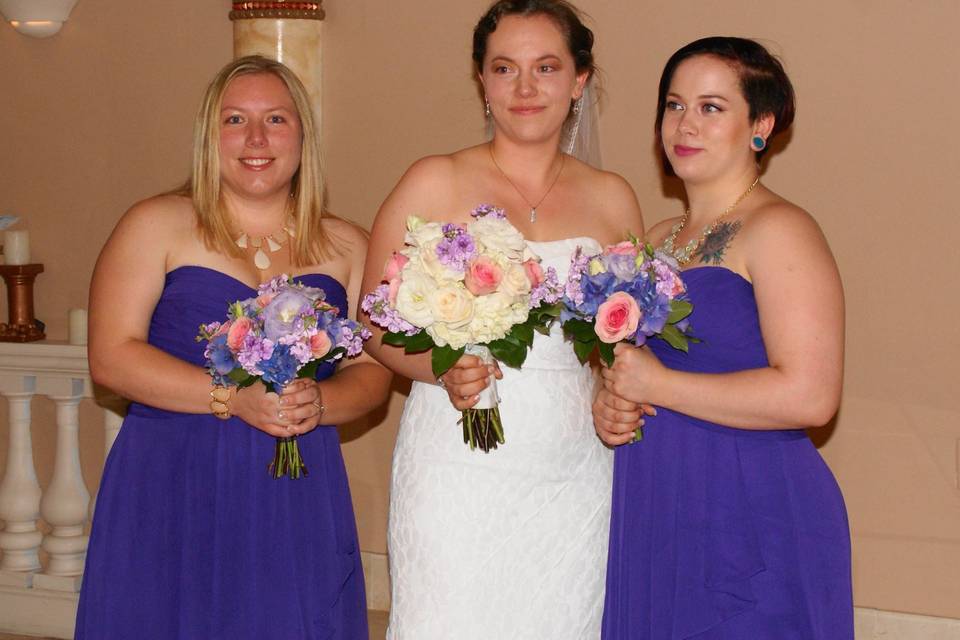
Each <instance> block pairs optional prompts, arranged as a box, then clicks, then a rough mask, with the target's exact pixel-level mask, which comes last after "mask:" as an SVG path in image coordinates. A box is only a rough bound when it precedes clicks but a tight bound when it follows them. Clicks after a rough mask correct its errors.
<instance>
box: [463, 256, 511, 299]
mask: <svg viewBox="0 0 960 640" xmlns="http://www.w3.org/2000/svg"><path fill="white" fill-rule="evenodd" d="M502 279H503V269H501V268H500V265H498V264H497V263H496V262H494V261H493V260H491V259H490V258H488V257H486V256H480V257H479V258H476V259H475V260H473V261H472V262H471V263H470V264H469V265H468V266H467V273H466V274H465V275H464V278H463V284H464V285H466V287H467V291H469V292H470V293H472V294H473V295H475V296H484V295H487V294H488V293H493V292H494V291H496V290H497V287H498V286H499V285H500V280H502Z"/></svg>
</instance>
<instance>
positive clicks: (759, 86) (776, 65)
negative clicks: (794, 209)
mask: <svg viewBox="0 0 960 640" xmlns="http://www.w3.org/2000/svg"><path fill="white" fill-rule="evenodd" d="M696 56H713V57H715V58H719V59H721V60H723V61H724V62H726V63H728V64H729V65H730V66H731V67H733V69H734V70H735V71H736V72H737V75H738V76H740V90H741V91H742V92H743V97H744V99H745V100H746V101H747V104H748V105H749V106H750V121H751V122H753V121H756V120H757V119H758V118H759V117H761V116H765V115H772V116H773V118H774V124H773V131H771V132H770V136H769V138H768V139H767V140H768V142H769V140H770V139H772V138H773V137H774V136H776V135H777V134H778V133H780V132H781V131H784V130H785V129H787V128H789V127H790V125H791V124H792V123H793V116H794V114H795V112H796V104H795V98H794V93H793V85H792V84H791V83H790V78H788V77H787V72H786V71H784V70H783V65H782V64H780V61H779V60H777V58H776V57H774V56H773V55H772V54H771V53H770V52H769V51H767V50H766V49H765V48H764V47H763V45H761V44H760V43H758V42H755V41H753V40H748V39H747V38H735V37H731V36H712V37H709V38H701V39H700V40H696V41H694V42H691V43H690V44H688V45H687V46H685V47H682V48H681V49H679V50H677V52H676V53H674V54H673V55H672V56H670V59H669V60H667V64H666V65H665V66H664V67H663V74H662V75H661V76H660V89H659V91H658V93H657V121H656V124H655V125H654V128H655V130H656V131H655V132H656V136H657V140H660V126H661V125H662V124H663V113H664V109H666V106H667V93H669V92H670V82H671V81H672V80H673V74H674V72H675V71H676V70H677V67H678V66H680V63H681V62H683V61H684V60H687V59H689V58H693V57H696ZM660 142H661V143H662V142H663V141H662V140H660ZM661 147H662V145H661ZM769 148H770V146H769V145H767V146H766V147H764V148H763V150H762V151H757V152H756V155H757V160H758V161H759V160H760V158H762V157H763V154H764V153H766V151H767V149H769ZM661 158H662V160H663V163H664V169H666V171H667V173H668V174H670V175H673V167H671V166H670V162H669V161H668V160H667V157H666V155H664V154H663V151H662V149H661Z"/></svg>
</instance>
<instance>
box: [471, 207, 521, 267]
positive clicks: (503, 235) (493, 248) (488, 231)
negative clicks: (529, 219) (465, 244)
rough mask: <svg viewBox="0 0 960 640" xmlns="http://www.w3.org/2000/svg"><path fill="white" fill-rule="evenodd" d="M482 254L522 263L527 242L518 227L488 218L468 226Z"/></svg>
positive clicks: (498, 219)
mask: <svg viewBox="0 0 960 640" xmlns="http://www.w3.org/2000/svg"><path fill="white" fill-rule="evenodd" d="M467 231H468V232H469V233H470V234H471V235H473V237H474V240H475V241H476V243H477V245H478V246H477V249H478V250H479V251H480V252H481V253H489V254H493V255H495V256H502V257H504V258H506V259H507V260H510V261H514V262H522V261H523V260H522V259H523V250H524V248H525V247H526V244H527V243H526V242H525V241H524V240H523V236H522V235H520V232H519V231H517V229H516V227H514V226H513V225H512V224H510V223H509V222H507V221H506V220H504V219H501V218H493V217H491V216H486V217H483V218H480V219H479V220H474V221H473V222H471V223H470V224H469V225H467Z"/></svg>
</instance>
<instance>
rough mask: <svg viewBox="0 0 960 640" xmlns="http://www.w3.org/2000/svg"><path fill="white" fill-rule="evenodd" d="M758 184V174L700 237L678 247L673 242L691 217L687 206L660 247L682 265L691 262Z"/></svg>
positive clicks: (705, 228)
mask: <svg viewBox="0 0 960 640" xmlns="http://www.w3.org/2000/svg"><path fill="white" fill-rule="evenodd" d="M758 184H760V176H757V179H756V180H754V181H753V184H751V185H750V186H749V187H747V190H746V191H744V192H743V193H741V194H740V197H739V198H737V199H736V201H735V202H734V203H733V204H732V205H730V206H729V207H727V208H726V209H724V210H723V211H722V212H721V213H720V215H718V216H717V217H716V218H714V220H713V222H711V223H710V224H708V225H707V226H706V227H704V229H703V233H701V234H700V236H699V237H697V238H693V239H692V240H690V242H688V243H687V244H686V245H684V246H683V247H681V248H679V249H677V248H675V247H674V246H673V243H674V241H676V239H677V236H678V235H680V232H681V231H683V228H684V227H685V226H686V224H687V220H689V219H690V208H689V207H687V210H686V211H685V212H684V213H683V217H682V218H680V222H678V223H677V224H675V225H673V228H672V229H671V230H670V235H668V236H667V237H666V238H665V239H664V241H663V243H661V245H660V248H661V249H663V251H664V252H665V253H668V254H670V255H672V256H673V257H674V258H675V259H676V261H677V262H678V263H679V264H680V266H681V267H682V266H685V265H686V264H688V263H689V262H690V260H691V259H692V258H693V256H694V255H695V254H696V252H697V249H699V248H700V247H701V246H702V245H703V243H704V242H705V241H706V239H707V238H708V237H710V234H711V233H713V231H714V229H716V228H717V226H718V225H719V224H720V222H721V221H722V220H723V219H724V218H725V217H726V215H727V214H728V213H730V212H731V211H733V210H734V209H736V208H737V205H738V204H740V203H741V202H743V199H744V198H746V197H747V196H748V195H750V193H751V192H752V191H753V189H754V188H755V187H756V186H757V185H758Z"/></svg>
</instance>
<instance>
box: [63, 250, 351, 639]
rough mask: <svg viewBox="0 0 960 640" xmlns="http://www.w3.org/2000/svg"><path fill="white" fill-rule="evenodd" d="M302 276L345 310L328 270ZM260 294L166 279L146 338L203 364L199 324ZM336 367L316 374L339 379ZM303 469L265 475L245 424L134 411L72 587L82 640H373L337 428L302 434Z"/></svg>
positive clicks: (177, 273)
mask: <svg viewBox="0 0 960 640" xmlns="http://www.w3.org/2000/svg"><path fill="white" fill-rule="evenodd" d="M299 280H300V281H302V282H304V283H305V284H308V285H310V286H314V287H320V288H322V289H323V290H324V291H325V292H326V293H327V299H328V300H329V301H330V302H331V303H332V304H334V305H336V306H338V307H339V308H340V309H341V310H343V312H345V311H346V309H347V299H346V292H345V291H344V288H343V286H342V285H341V284H340V283H339V282H337V281H336V280H335V279H333V278H332V277H330V276H327V275H323V274H309V275H305V276H302V277H301V278H299ZM253 293H254V291H253V290H252V289H250V288H249V287H248V286H247V285H246V284H244V283H242V282H240V281H238V280H235V279H234V278H232V277H230V276H228V275H226V274H223V273H220V272H218V271H214V270H211V269H207V268H204V267H195V266H188V267H180V268H178V269H175V270H173V271H171V272H170V273H169V274H167V278H166V283H165V285H164V289H163V294H162V296H161V298H160V301H159V303H158V304H157V307H156V310H155V311H154V313H153V318H152V320H151V323H150V335H149V342H150V344H152V345H154V346H156V347H158V348H160V349H162V350H164V351H166V352H167V353H170V354H172V355H174V356H176V357H178V358H181V359H183V360H186V361H188V362H192V363H194V364H197V365H202V364H203V345H202V344H200V343H197V342H196V341H195V340H194V336H196V334H197V328H198V327H199V325H200V323H202V322H211V321H214V320H219V319H221V318H224V317H225V316H226V310H227V304H228V303H230V302H233V301H234V300H238V299H244V298H248V297H250V296H252V295H253ZM333 371H334V368H333V366H332V365H329V364H328V365H324V366H322V367H321V368H320V371H319V372H318V376H317V377H318V378H320V379H322V378H325V377H328V376H330V375H332V374H333ZM299 445H300V450H301V453H302V454H303V458H304V461H305V462H306V464H307V467H308V470H309V476H307V477H306V478H301V479H299V480H290V479H288V478H281V479H279V480H275V479H273V478H272V477H271V476H270V475H268V473H267V464H268V463H269V462H270V461H271V460H272V459H273V453H274V438H273V437H272V436H269V435H267V434H265V433H263V432H262V431H259V430H257V429H254V428H252V427H250V426H249V425H247V424H246V423H244V422H243V421H242V420H240V419H239V418H230V419H229V420H226V421H221V420H219V419H218V418H215V417H214V416H212V415H208V414H186V413H175V412H171V411H164V410H161V409H156V408H154V407H150V406H148V405H144V404H138V403H134V404H132V405H131V406H130V410H129V413H128V415H127V418H126V420H124V422H123V428H122V429H121V430H120V435H119V436H118V437H117V440H116V442H115V443H114V445H113V448H112V450H111V451H110V455H109V456H108V458H107V461H106V464H105V466H104V471H103V479H102V481H101V483H100V492H99V495H98V497H97V504H96V514H95V516H94V521H93V529H92V532H91V536H90V546H89V550H88V552H87V564H86V570H85V572H84V576H83V586H82V589H81V592H80V607H79V611H78V614H77V627H76V637H77V638H80V639H85V640H90V639H95V638H103V639H110V640H119V639H121V638H129V639H134V638H136V639H137V640H144V639H157V640H161V639H162V640H172V639H177V638H179V639H188V638H189V639H193V638H197V639H201V638H202V639H205V640H206V639H214V638H216V639H222V640H242V639H248V638H249V639H251V640H252V639H254V638H256V639H258V640H262V639H273V638H277V639H281V638H282V639H283V640H289V639H291V638H297V639H298V640H300V639H304V640H306V639H310V640H320V639H328V638H331V639H337V640H361V639H362V640H367V622H366V604H365V597H364V584H363V571H362V569H361V565H360V551H359V548H358V546H357V534H356V525H355V523H354V518H353V507H352V504H351V501H350V491H349V488H348V485H347V475H346V471H345V469H344V465H343V458H342V456H341V453H340V442H339V437H338V434H337V430H336V428H335V427H332V426H322V427H318V428H317V429H314V430H313V431H311V432H310V433H308V434H306V435H304V436H301V437H300V438H299Z"/></svg>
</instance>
